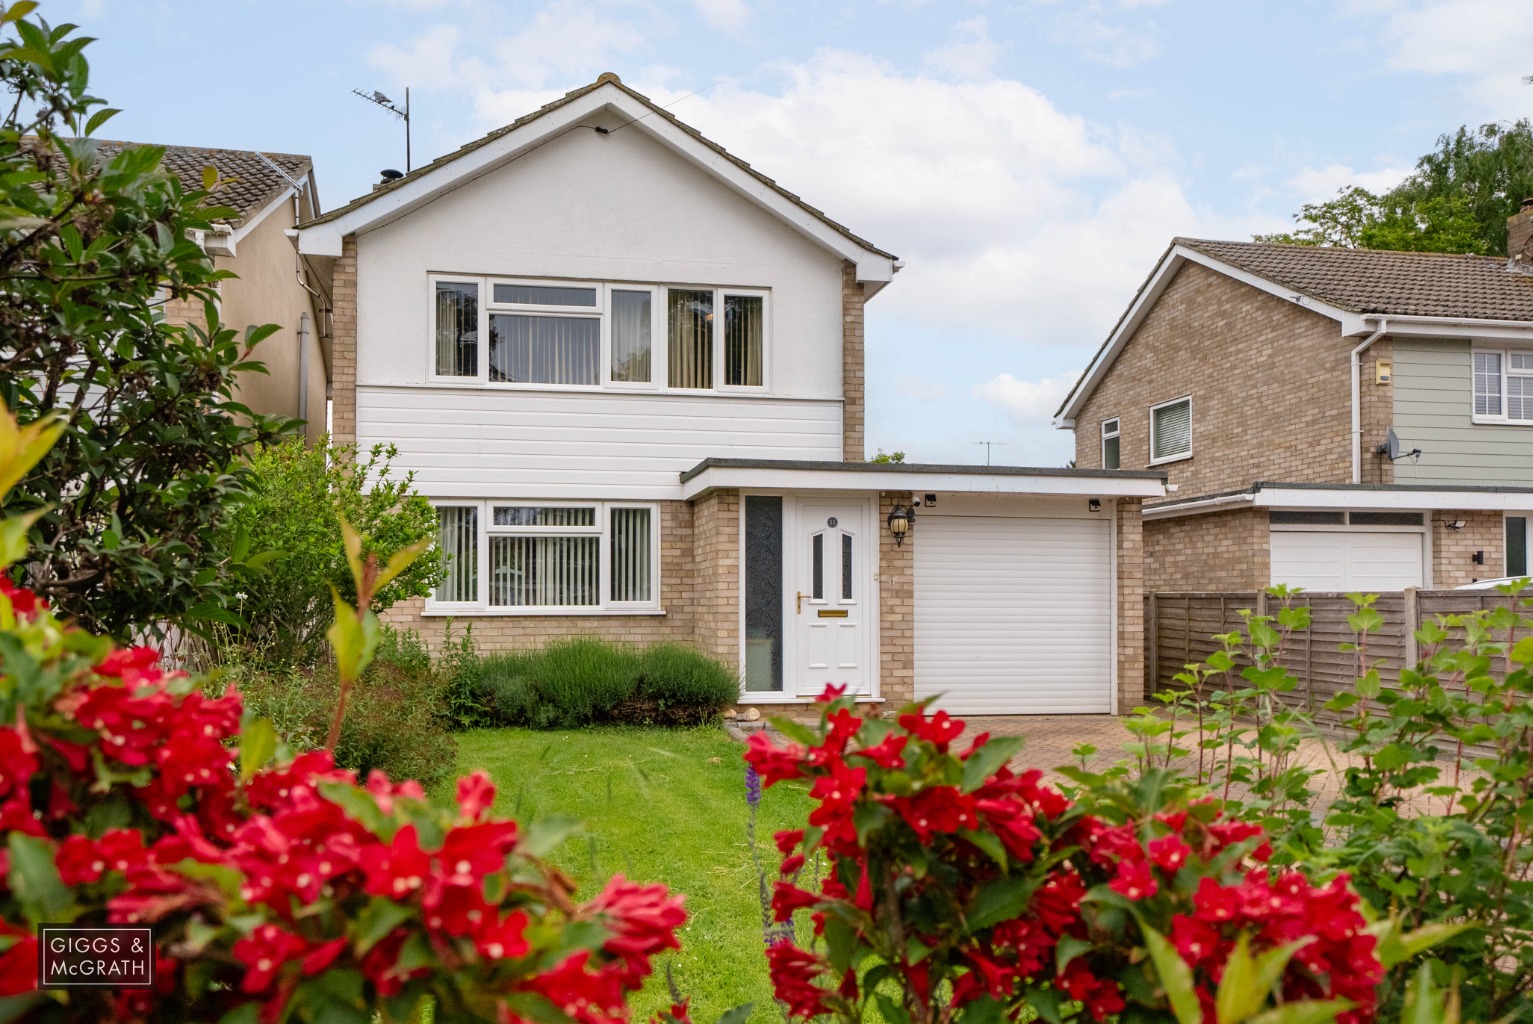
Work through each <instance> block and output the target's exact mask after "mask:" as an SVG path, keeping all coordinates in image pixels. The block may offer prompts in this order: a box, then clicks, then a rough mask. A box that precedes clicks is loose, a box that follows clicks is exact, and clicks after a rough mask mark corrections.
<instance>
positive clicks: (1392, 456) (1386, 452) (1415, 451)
mask: <svg viewBox="0 0 1533 1024" xmlns="http://www.w3.org/2000/svg"><path fill="white" fill-rule="evenodd" d="M1373 451H1374V454H1375V455H1382V456H1384V457H1385V458H1386V459H1388V460H1389V461H1390V462H1398V461H1400V460H1401V459H1410V460H1411V461H1412V462H1420V461H1421V449H1420V448H1412V449H1411V450H1410V451H1408V452H1403V451H1401V450H1400V438H1399V435H1397V434H1396V433H1395V428H1394V427H1390V428H1389V433H1388V434H1387V435H1385V438H1384V443H1383V444H1381V445H1379V446H1378V447H1377V448H1375V449H1374V450H1373Z"/></svg>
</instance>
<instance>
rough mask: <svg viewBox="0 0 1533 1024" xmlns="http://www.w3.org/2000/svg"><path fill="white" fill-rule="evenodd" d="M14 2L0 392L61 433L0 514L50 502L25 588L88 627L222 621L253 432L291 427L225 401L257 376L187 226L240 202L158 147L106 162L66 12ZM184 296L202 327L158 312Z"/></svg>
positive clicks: (6, 26)
mask: <svg viewBox="0 0 1533 1024" xmlns="http://www.w3.org/2000/svg"><path fill="white" fill-rule="evenodd" d="M35 7H36V4H34V3H31V2H29V0H23V2H17V3H12V4H10V5H9V6H8V7H6V8H5V9H4V12H3V13H0V33H3V35H0V82H3V84H4V87H5V89H6V91H7V92H8V93H9V94H10V96H12V97H14V99H13V100H12V102H11V104H10V107H9V110H7V111H4V121H3V123H0V280H3V282H4V289H5V291H6V301H5V302H4V303H3V304H0V400H3V402H4V403H5V405H6V406H8V407H9V408H10V409H12V410H14V411H15V413H16V415H17V417H18V418H19V420H20V421H21V422H22V423H24V424H25V423H30V422H33V421H36V420H38V419H40V418H43V417H45V416H48V415H50V414H54V413H58V414H60V415H62V416H63V417H64V418H65V419H66V420H67V423H68V427H69V429H68V430H67V431H66V433H65V436H64V440H63V441H62V442H61V443H60V444H59V445H58V446H57V447H55V448H54V449H53V451H52V452H51V453H49V455H48V456H47V457H46V458H45V459H43V461H42V462H40V463H39V464H38V465H37V466H36V467H35V468H34V469H33V470H32V471H31V472H30V473H29V474H28V475H27V476H26V478H25V479H23V480H22V482H21V484H20V486H19V487H17V488H16V490H14V491H12V492H11V494H10V495H9V496H8V497H7V498H6V499H5V501H4V504H3V506H0V514H6V515H14V514H19V513H28V512H39V511H40V517H39V518H37V519H36V520H35V522H34V523H33V524H32V545H33V559H32V561H31V562H30V563H28V564H27V565H26V566H25V567H24V568H23V569H22V570H21V574H22V575H23V576H24V577H25V578H26V580H25V582H26V584H27V585H28V586H30V587H32V588H33V589H35V590H36V591H38V592H39V593H40V594H41V595H42V596H44V597H46V598H47V599H48V600H49V601H50V602H51V603H52V604H53V605H54V606H55V607H56V608H57V609H59V610H60V611H61V612H62V613H64V615H66V616H67V617H69V618H73V619H75V620H76V621H78V622H79V623H80V624H81V625H82V626H84V627H85V628H87V629H90V630H93V631H96V632H101V633H107V634H111V635H114V636H118V637H122V636H125V635H127V634H129V633H132V632H134V631H135V630H138V629H143V628H146V627H147V628H151V629H153V628H158V627H159V626H162V625H165V624H176V625H181V626H186V627H191V628H194V629H196V628H200V627H202V626H205V625H207V624H208V623H209V622H210V621H212V620H217V619H225V620H228V619H231V618H232V617H231V615H230V613H229V612H228V611H227V607H228V604H229V603H230V595H231V591H232V587H231V586H230V580H229V577H230V574H229V570H230V568H231V567H232V559H231V558H229V557H228V555H227V554H226V553H225V552H223V551H222V550H220V548H219V547H218V545H217V543H216V538H217V537H218V536H219V533H220V527H221V525H222V523H223V521H224V519H225V518H226V516H227V512H228V509H229V508H230V506H231V504H232V503H233V502H235V501H236V500H237V499H239V498H240V497H241V495H242V494H243V491H244V488H245V483H244V481H245V479H246V476H247V471H246V470H245V469H244V468H243V467H242V464H241V456H242V454H243V452H244V451H245V450H246V448H247V447H248V446H250V445H251V444H252V443H254V442H259V441H267V440H273V439H276V438H279V437H281V436H282V435H283V434H284V433H285V432H286V431H287V430H288V429H290V427H291V424H290V423H289V422H287V421H279V420H276V419H273V418H269V417H264V416H257V415H253V414H252V413H251V412H250V410H248V409H247V408H245V407H244V406H243V405H241V404H239V403H238V402H236V401H235V400H234V398H233V388H234V381H235V376H236V375H237V374H239V373H249V372H264V367H262V366H261V364H259V363H257V362H253V361H251V360H250V351H251V348H252V347H253V346H254V345H255V344H256V343H257V342H259V341H260V340H261V339H262V338H264V337H266V336H267V335H269V334H270V333H272V332H273V331H275V330H277V327H276V326H275V325H267V326H265V327H257V328H252V329H249V330H247V331H245V332H244V333H243V334H241V333H239V332H236V331H235V330H232V329H230V328H227V327H225V326H224V325H223V324H221V323H220V322H219V319H218V313H217V310H216V307H215V306H214V303H213V300H214V298H215V287H216V285H217V283H218V282H219V280H221V279H222V278H225V277H228V276H230V275H229V273H228V272H227V271H219V270H215V269H214V267H213V262H212V260H211V259H210V258H209V256H208V255H207V254H206V253H205V252H203V250H202V249H201V248H200V247H199V246H198V245H197V244H195V242H193V241H192V234H193V232H195V231H198V230H206V229H208V228H211V227H213V226H214V223H215V222H216V221H218V220H220V219H222V218H229V217H231V216H233V211H232V210H228V209H224V208H221V207H218V206H217V205H215V204H216V201H217V200H216V191H217V180H216V174H214V173H213V172H212V170H211V168H210V169H209V171H208V172H207V173H205V175H204V178H205V186H206V189H205V190H186V189H183V187H182V185H181V183H180V182H179V181H178V180H177V179H176V178H175V176H173V175H171V174H169V173H167V172H166V171H165V170H164V169H163V168H162V167H161V158H162V157H163V155H164V151H163V150H162V149H159V148H157V147H153V146H140V147H129V148H127V149H124V150H122V151H121V152H118V153H116V154H115V155H113V156H112V157H111V158H110V159H103V157H102V155H101V154H100V152H99V150H98V147H97V144H96V142H95V141H94V140H93V139H92V138H91V136H92V135H93V134H94V133H95V132H96V131H97V130H98V129H100V127H101V126H102V125H103V124H104V123H105V122H106V121H107V119H108V118H110V117H111V116H112V115H113V114H114V113H115V112H116V111H114V110H112V109H111V108H109V107H107V106H106V105H105V103H104V102H103V101H102V100H100V99H97V98H96V97H94V96H91V95H90V94H89V93H88V91H87V89H88V79H89V68H88V66H87V64H86V60H85V56H84V53H83V51H84V49H85V47H86V45H87V44H88V43H89V42H90V40H89V39H87V38H85V37H81V36H76V35H75V34H74V30H75V27H74V26H73V25H61V26H58V27H52V26H50V25H48V24H47V23H46V22H44V21H41V20H39V19H34V18H31V17H30V15H31V13H32V11H33V9H34V8H35ZM167 301H175V302H177V303H180V304H183V305H184V306H185V307H187V308H190V309H193V310H198V309H200V310H201V311H202V312H203V315H202V317H201V318H200V322H199V323H195V324H191V325H187V326H182V325H178V324H171V323H167V322H166V318H165V316H164V312H163V307H164V305H165V304H166V302H167Z"/></svg>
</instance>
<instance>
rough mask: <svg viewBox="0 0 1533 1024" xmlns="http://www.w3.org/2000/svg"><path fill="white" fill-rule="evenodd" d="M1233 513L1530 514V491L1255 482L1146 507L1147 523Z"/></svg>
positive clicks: (1532, 490) (1532, 501)
mask: <svg viewBox="0 0 1533 1024" xmlns="http://www.w3.org/2000/svg"><path fill="white" fill-rule="evenodd" d="M1236 508H1285V509H1388V510H1400V511H1410V512H1417V511H1420V512H1434V511H1438V510H1444V511H1463V512H1516V511H1525V510H1529V509H1533V487H1498V486H1482V485H1465V486H1459V487H1454V486H1445V485H1441V484H1312V483H1281V482H1271V481H1265V480H1264V481H1258V482H1257V483H1254V484H1252V485H1251V486H1250V487H1248V488H1245V489H1243V490H1239V491H1224V492H1222V493H1219V494H1205V495H1202V496H1199V497H1192V498H1178V499H1176V500H1174V501H1164V502H1160V503H1158V504H1154V505H1146V506H1145V508H1144V514H1145V515H1146V516H1148V517H1151V518H1163V517H1168V516H1183V515H1196V514H1198V513H1204V512H1223V511H1228V510H1230V509H1236Z"/></svg>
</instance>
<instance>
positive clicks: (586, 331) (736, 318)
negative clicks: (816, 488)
mask: <svg viewBox="0 0 1533 1024" xmlns="http://www.w3.org/2000/svg"><path fill="white" fill-rule="evenodd" d="M428 283H429V292H430V316H429V318H428V322H429V325H430V334H431V345H430V350H431V351H430V356H429V360H430V365H429V367H428V378H429V379H430V380H432V381H434V382H439V383H444V384H445V383H453V384H480V385H486V386H492V387H513V388H530V389H537V388H544V389H548V388H557V389H560V390H565V389H596V388H613V389H619V390H652V391H659V390H671V391H682V392H689V393H695V392H698V391H713V392H718V391H740V392H761V391H765V390H766V386H767V368H768V358H767V347H768V344H769V340H768V339H769V338H770V311H769V308H768V306H769V299H768V293H767V292H766V291H765V290H762V289H750V288H717V287H697V286H689V285H661V284H628V283H604V282H593V281H548V280H537V279H526V278H498V277H470V276H458V275H451V274H432V275H429V277H428Z"/></svg>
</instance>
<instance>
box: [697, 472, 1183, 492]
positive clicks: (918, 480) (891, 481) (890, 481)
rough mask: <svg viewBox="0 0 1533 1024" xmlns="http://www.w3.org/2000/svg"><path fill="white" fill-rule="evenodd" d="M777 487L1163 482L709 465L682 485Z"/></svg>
mask: <svg viewBox="0 0 1533 1024" xmlns="http://www.w3.org/2000/svg"><path fill="white" fill-rule="evenodd" d="M721 488H724V489H730V490H736V489H760V490H783V491H911V492H915V491H933V492H945V493H949V494H1041V495H1066V496H1071V495H1080V496H1082V497H1092V498H1159V497H1162V496H1164V495H1165V493H1166V487H1165V484H1164V483H1163V482H1162V481H1160V480H1158V479H1154V478H1146V477H1127V478H1120V477H1103V476H1067V475H1063V474H1060V475H1055V474H1038V475H1036V476H1034V475H1028V474H1025V473H1015V474H995V473H959V472H944V471H934V472H920V471H915V472H900V471H898V470H889V471H868V470H850V469H839V470H838V469H794V468H788V467H783V468H772V469H766V468H758V467H730V466H710V467H708V468H707V469H704V470H703V471H702V472H700V473H698V474H697V475H696V476H693V477H692V478H691V479H689V480H686V481H684V482H683V483H682V485H681V489H682V497H683V498H686V499H688V500H690V499H692V498H695V497H697V496H698V495H700V494H703V493H704V492H706V491H711V490H718V489H721Z"/></svg>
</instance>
